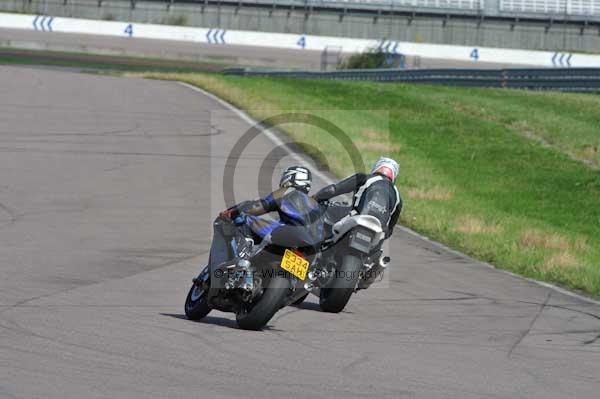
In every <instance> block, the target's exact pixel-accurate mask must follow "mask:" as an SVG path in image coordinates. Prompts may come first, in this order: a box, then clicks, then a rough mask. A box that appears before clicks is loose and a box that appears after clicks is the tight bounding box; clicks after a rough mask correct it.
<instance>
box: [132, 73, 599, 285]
mask: <svg viewBox="0 0 600 399" xmlns="http://www.w3.org/2000/svg"><path fill="white" fill-rule="evenodd" d="M144 76H145V77H149V78H157V79H175V80H180V81H185V82H188V83H191V84H194V85H197V86H199V87H202V88H204V89H206V90H209V91H211V92H213V93H215V94H217V95H218V96H220V97H222V98H224V99H225V100H227V101H229V102H231V103H233V104H235V105H237V106H239V107H241V108H244V109H246V110H248V111H249V112H250V113H251V114H253V116H255V117H256V118H262V117H265V116H269V115H272V114H273V112H274V111H278V110H281V111H284V110H286V111H289V110H294V111H302V110H306V111H310V112H311V113H317V114H318V113H320V112H322V111H321V110H329V111H328V112H327V116H328V117H329V119H334V120H332V121H333V122H334V123H336V124H338V125H339V126H340V127H342V128H343V129H344V130H345V131H346V133H347V134H348V135H349V136H350V137H351V138H352V139H353V141H354V142H355V143H357V145H358V147H359V148H360V149H361V152H363V155H364V156H365V158H366V159H367V161H369V162H370V161H372V160H373V159H375V158H376V157H377V156H378V155H380V154H381V153H387V154H389V155H391V156H393V157H395V158H396V159H398V160H399V162H400V164H401V177H400V179H399V181H398V188H399V190H400V192H401V193H402V194H403V196H404V198H405V200H406V208H405V210H404V212H403V214H402V219H401V222H402V224H404V225H407V226H409V227H411V228H412V229H415V230H416V231H419V232H421V233H423V234H426V235H428V236H430V237H432V238H434V239H436V240H438V241H441V242H444V243H446V244H448V245H450V246H452V247H454V248H457V249H459V250H461V251H463V252H466V253H468V254H470V255H472V256H474V257H477V258H479V259H482V260H484V261H488V262H491V263H493V264H494V265H496V266H498V267H500V268H503V269H507V270H510V271H513V272H516V273H519V274H522V275H525V276H528V277H532V278H535V279H539V280H544V281H550V282H554V283H558V284H561V285H563V286H566V287H568V288H570V289H574V290H580V291H583V292H586V293H588V294H591V295H593V296H599V295H600V172H598V170H596V169H595V167H596V166H598V165H599V164H600V163H599V162H600V160H599V159H598V154H597V150H593V149H594V148H596V149H597V148H598V147H600V130H599V126H600V112H599V111H598V110H600V96H596V95H587V94H565V93H538V92H523V91H508V90H497V89H474V88H453V87H440V86H435V87H431V86H421V85H418V86H416V85H402V84H381V83H369V82H333V81H310V80H295V79H269V78H247V77H234V76H221V75H210V74H164V73H149V74H144ZM331 110H351V112H350V113H348V112H344V113H340V114H339V117H336V113H335V112H333V113H332V112H331ZM381 110H383V112H382V111H381ZM385 116H387V118H386V117H385ZM285 130H286V132H287V133H288V134H289V135H290V136H291V137H292V138H294V139H296V140H298V141H300V142H306V143H319V148H320V149H321V151H323V150H324V151H325V152H326V153H327V158H328V159H327V160H326V161H328V162H327V163H328V165H329V167H330V168H331V169H332V170H333V172H334V173H336V174H337V175H339V176H343V175H346V174H347V173H348V172H349V171H350V170H351V165H350V163H349V161H348V160H345V158H344V157H343V156H342V153H343V150H342V149H338V148H337V146H335V145H334V143H332V142H330V141H329V140H328V137H323V136H324V135H323V134H322V132H320V131H319V130H318V129H311V128H306V127H303V126H299V125H289V126H286V127H285ZM388 132H389V133H388ZM378 143H379V144H381V143H386V144H382V145H380V146H378ZM590 147H591V148H592V150H587V149H588V148H590ZM307 150H308V152H309V153H310V152H311V151H312V152H313V154H312V155H316V156H317V157H319V156H322V153H320V152H319V151H315V148H314V147H310V146H307Z"/></svg>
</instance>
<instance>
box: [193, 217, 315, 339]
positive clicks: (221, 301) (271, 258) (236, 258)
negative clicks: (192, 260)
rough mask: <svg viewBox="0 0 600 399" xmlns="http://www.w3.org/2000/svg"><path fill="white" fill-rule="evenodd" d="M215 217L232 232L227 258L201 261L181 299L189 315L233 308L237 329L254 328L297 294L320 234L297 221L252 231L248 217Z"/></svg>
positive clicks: (301, 292) (297, 297)
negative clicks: (209, 262)
mask: <svg viewBox="0 0 600 399" xmlns="http://www.w3.org/2000/svg"><path fill="white" fill-rule="evenodd" d="M215 223H216V225H217V226H216V227H217V228H221V229H223V231H224V233H225V235H226V236H228V237H229V236H232V237H233V238H232V239H231V241H230V242H229V243H228V250H229V254H230V257H229V259H230V260H228V261H225V262H223V263H221V264H219V265H213V266H212V267H211V266H210V265H209V266H207V267H206V268H204V270H203V271H202V272H201V273H200V275H199V276H198V277H196V278H195V279H194V280H193V284H192V287H191V288H190V291H189V293H188V296H187V298H186V302H185V313H186V315H187V317H188V318H189V319H191V320H199V319H202V318H204V317H205V316H207V315H208V314H209V313H210V311H211V310H212V309H217V310H220V311H223V312H233V313H235V314H236V321H237V324H238V326H239V327H240V328H242V329H246V330H260V329H262V328H263V327H264V326H265V325H266V324H267V323H268V322H269V320H271V318H272V317H273V316H274V315H275V313H276V312H277V311H278V310H279V309H280V308H282V307H283V306H286V305H287V304H290V303H293V302H296V301H298V300H300V299H302V300H303V298H302V296H304V295H305V294H306V291H305V290H304V288H305V283H304V280H305V279H306V277H307V273H308V270H309V267H310V265H311V264H315V263H316V258H317V256H318V251H317V248H318V247H319V244H320V242H321V240H322V237H317V236H315V235H314V234H311V231H309V229H303V228H301V227H300V228H299V226H280V227H278V228H277V229H274V230H273V231H272V232H270V233H268V234H267V235H266V236H264V237H257V236H256V234H255V233H253V232H252V231H251V229H249V228H248V223H242V224H241V225H240V224H239V223H234V222H232V221H227V220H219V219H218V220H217V221H216V222H215ZM255 239H256V241H259V242H258V243H256V242H255Z"/></svg>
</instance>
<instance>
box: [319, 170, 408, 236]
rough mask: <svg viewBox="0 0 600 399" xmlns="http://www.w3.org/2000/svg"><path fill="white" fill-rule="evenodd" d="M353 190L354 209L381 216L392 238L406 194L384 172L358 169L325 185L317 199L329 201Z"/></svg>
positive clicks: (383, 224) (382, 223) (382, 222)
mask: <svg viewBox="0 0 600 399" xmlns="http://www.w3.org/2000/svg"><path fill="white" fill-rule="evenodd" d="M351 192H354V198H353V201H352V207H353V209H354V210H355V211H356V212H357V213H359V214H361V215H371V216H375V217H376V218H377V219H379V221H380V222H381V226H382V228H383V230H384V232H385V238H386V239H387V238H389V237H390V236H391V235H392V231H393V230H394V226H395V225H396V222H398V218H399V217H400V212H401V211H402V198H401V197H400V193H398V190H397V189H396V186H395V185H394V183H393V182H392V181H391V180H390V179H388V178H387V177H386V176H383V175H380V174H369V175H367V174H365V173H357V174H355V175H352V176H349V177H347V178H345V179H344V180H342V181H340V182H339V183H337V184H331V185H329V186H326V187H324V188H322V189H321V190H320V191H319V192H318V193H317V194H315V195H314V199H315V200H317V201H325V200H329V199H331V198H333V197H336V196H338V195H341V194H346V193H351Z"/></svg>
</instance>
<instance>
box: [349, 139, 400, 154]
mask: <svg viewBox="0 0 600 399" xmlns="http://www.w3.org/2000/svg"><path fill="white" fill-rule="evenodd" d="M356 147H357V148H358V149H359V150H365V151H376V152H383V153H386V154H391V153H393V152H399V151H400V149H401V148H402V147H401V146H400V144H394V143H385V142H381V141H357V142H356Z"/></svg>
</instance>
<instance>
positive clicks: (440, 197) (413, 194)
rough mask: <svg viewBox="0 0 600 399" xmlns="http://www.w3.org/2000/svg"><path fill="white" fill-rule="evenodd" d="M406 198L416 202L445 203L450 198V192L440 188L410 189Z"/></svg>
mask: <svg viewBox="0 0 600 399" xmlns="http://www.w3.org/2000/svg"><path fill="white" fill-rule="evenodd" d="M408 197H409V198H411V199H417V200H435V201H447V200H449V199H450V198H452V192H451V191H449V190H447V189H445V188H442V187H434V188H429V189H425V188H411V189H409V190H408Z"/></svg>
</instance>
